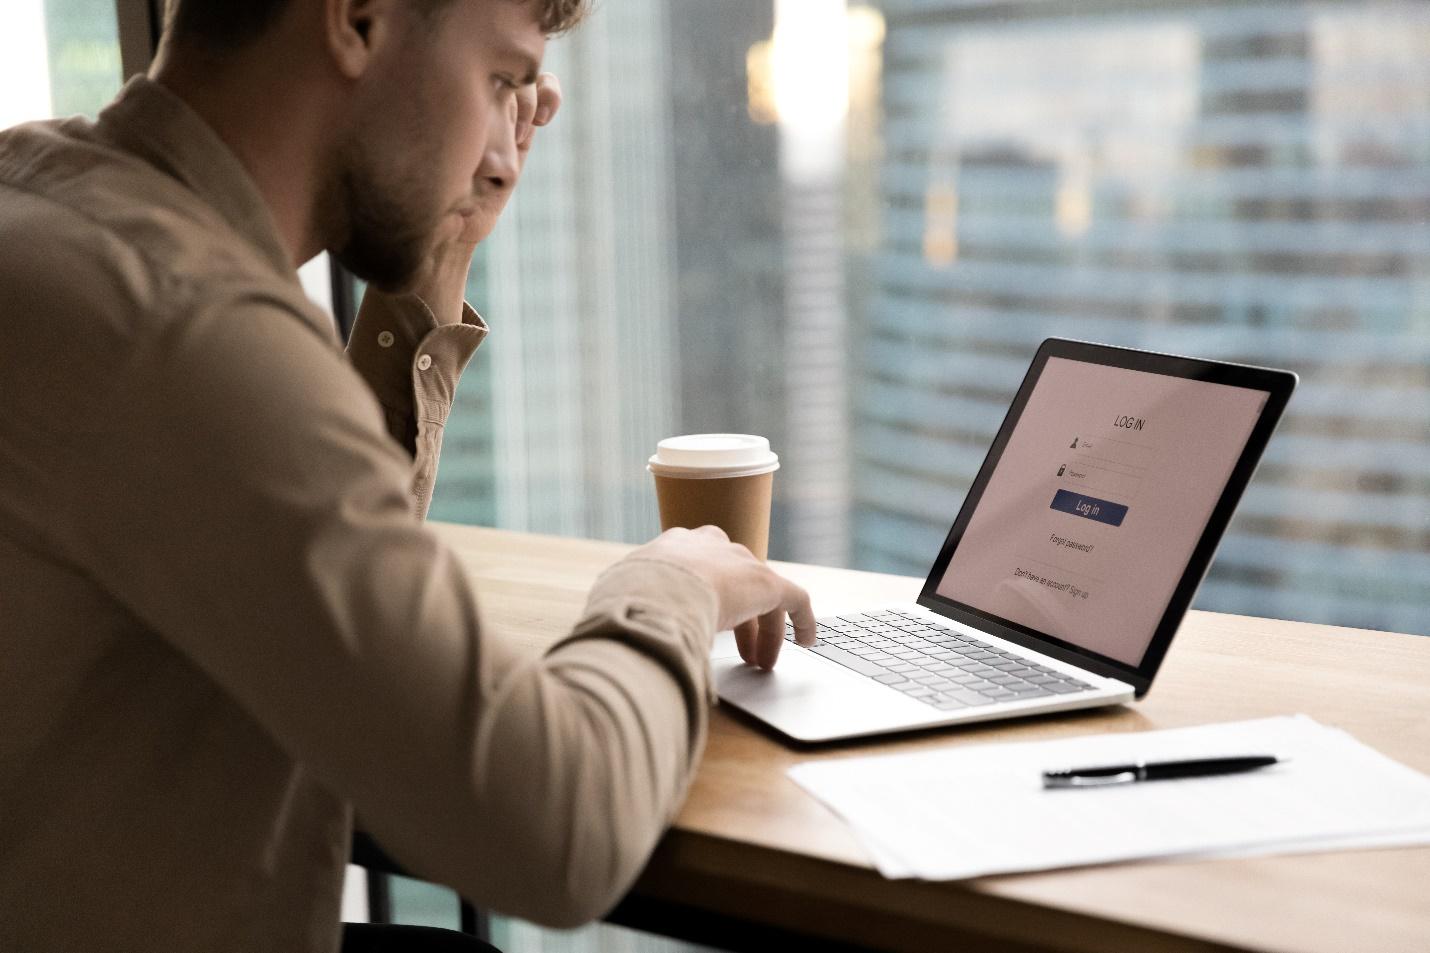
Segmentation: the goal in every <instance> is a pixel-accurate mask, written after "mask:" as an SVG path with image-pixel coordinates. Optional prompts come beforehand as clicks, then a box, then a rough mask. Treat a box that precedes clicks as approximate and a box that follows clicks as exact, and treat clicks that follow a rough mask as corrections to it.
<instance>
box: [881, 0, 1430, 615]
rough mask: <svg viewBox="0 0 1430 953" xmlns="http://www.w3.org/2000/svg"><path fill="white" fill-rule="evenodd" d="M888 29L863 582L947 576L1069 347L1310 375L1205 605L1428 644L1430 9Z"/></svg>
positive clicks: (1382, 6) (1061, 18)
mask: <svg viewBox="0 0 1430 953" xmlns="http://www.w3.org/2000/svg"><path fill="white" fill-rule="evenodd" d="M878 6H879V8H880V9H881V11H882V12H883V14H884V16H885V19H886V24H887V41H886V46H885V49H884V59H885V63H886V72H885V75H884V89H885V96H884V108H885V115H886V117H887V119H886V122H885V124H884V127H883V129H884V146H885V155H886V161H885V165H884V168H883V172H882V177H881V183H882V189H883V196H884V203H883V210H884V216H885V220H884V223H883V230H884V241H883V243H882V246H881V250H880V251H878V252H877V253H875V254H874V255H873V257H872V260H871V263H870V267H871V268H872V269H873V271H874V273H875V275H876V288H875V290H874V292H873V293H872V295H871V297H870V299H869V301H868V304H867V313H865V314H862V315H861V316H860V323H861V327H864V328H865V329H866V333H865V335H864V336H863V337H862V338H861V340H859V341H857V342H855V344H854V352H855V354H856V355H858V364H857V372H856V381H855V383H854V388H855V391H854V393H855V414H856V425H855V430H854V440H855V448H856V449H855V461H856V463H855V466H856V471H855V498H856V499H855V507H856V513H855V524H854V525H855V529H854V559H855V562H856V564H858V565H860V566H862V567H865V568H871V569H885V570H891V571H897V572H908V573H919V572H922V571H923V570H924V569H925V568H926V567H927V564H928V562H929V561H930V560H931V558H932V555H933V554H934V553H936V552H937V549H938V545H939V543H940V541H941V539H942V537H943V535H944V533H945V532H946V530H947V528H948V524H949V522H951V519H952V516H953V514H954V513H955V512H956V511H957V508H958V506H959V504H960V502H961V499H962V495H963V493H964V492H965V490H966V489H967V487H968V485H969V483H970V482H971V481H972V479H973V476H974V474H975V473H976V471H977V468H978V465H979V464H980V462H981V460H982V457H983V453H984V450H985V449H986V447H987V443H988V441H989V440H990V439H991V437H992V434H993V432H994V431H995V430H996V428H997V425H998V422H999V420H1000V419H1001V416H1002V413H1003V410H1004V408H1005V407H1006V404H1007V401H1008V399H1009V398H1010V397H1011V395H1012V393H1013V391H1014V389H1015V388H1016V386H1017V384H1018V381H1019V379H1020V377H1021V374H1022V372H1023V369H1024V368H1025V366H1026V363H1027V360H1028V358H1029V357H1030V356H1031V354H1032V352H1033V350H1034V348H1035V346H1036V344H1037V342H1038V341H1040V340H1041V339H1042V338H1044V337H1046V336H1050V335H1059V336H1065V337H1074V338H1083V339H1090V340H1099V341H1106V342H1109V343H1116V344H1126V345H1132V346H1142V347H1147V348H1152V349H1156V350H1163V351H1173V352H1183V353H1190V354H1195V355H1198V356H1205V357H1215V358H1224V359H1230V360H1237V361H1244V362H1249V363H1265V364H1271V365H1275V366H1284V367H1288V368H1290V369H1293V370H1296V371H1298V372H1299V373H1300V374H1301V375H1302V386H1301V389H1300V391H1299V392H1298V394H1297V395H1296V397H1295V399H1294V400H1293V402H1292V405H1291V409H1290V411H1289V413H1288V415H1287V417H1286V420H1285V422H1284V424H1283V426H1282V428H1281V430H1280V432H1279V433H1278V434H1277V436H1276V438H1275V439H1274V440H1273V441H1272V444H1271V447H1270V449H1269V450H1268V452H1267V455H1266V458H1265V460H1264V463H1263V466H1262V468H1261V471H1260V473H1259V474H1258V476H1257V478H1256V480H1255V481H1254V482H1253V484H1252V486H1251V488H1250V490H1249V491H1248V493H1247V495H1246V498H1245V500H1244V501H1243V503H1242V505H1241V507H1240V510H1239V515H1238V516H1237V518H1236V519H1235V520H1234V522H1233V523H1232V526H1231V529H1230V532H1229V533H1228V535H1227V538H1226V540H1225V542H1224V543H1223V545H1222V547H1221V551H1220V555H1219V557H1218V559H1217V561H1216V563H1215V564H1214V565H1213V568H1212V570H1211V573H1210V575H1209V577H1208V579H1207V581H1206V584H1205V585H1204V587H1203V589H1202V593H1201V596H1200V597H1199V601H1198V605H1199V606H1201V607H1203V608H1207V609H1218V610H1224V611H1231V612H1244V613H1250V614H1258V615H1270V616H1278V617H1284V618H1296V619H1305V620H1314V621H1325V622H1340V623H1346V624H1357V625H1369V626H1375V627H1381V628H1388V629H1396V630H1402V631H1417V632H1426V631H1427V628H1426V620H1427V619H1430V589H1427V588H1426V587H1425V585H1424V580H1425V579H1426V578H1430V482H1428V481H1427V480H1426V477H1425V474H1426V473H1427V472H1430V369H1427V368H1430V335H1427V333H1426V331H1427V329H1430V175H1427V173H1430V130H1428V129H1427V126H1426V124H1425V120H1424V117H1425V115H1426V113H1427V107H1430V56H1427V52H1430V8H1427V7H1426V6H1424V5H1420V4H1402V3H1393V2H1387V3H1326V4H1306V3H1300V2H1285V3H1268V4H1256V5H1246V4H1238V3H1198V4H1192V3H1177V2H1157V3H1121V2H1098V3H1093V4H1076V5H1073V4H1063V3H1059V4H1037V5H1027V4H1015V3H985V4H977V5H971V4H956V5H955V4H933V3H927V2H918V0H885V2H881V3H879V4H878ZM1073 14H1076V16H1075V17H1074V16H1073Z"/></svg>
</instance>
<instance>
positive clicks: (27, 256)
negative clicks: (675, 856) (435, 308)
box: [0, 79, 717, 953]
mask: <svg viewBox="0 0 1430 953" xmlns="http://www.w3.org/2000/svg"><path fill="white" fill-rule="evenodd" d="M0 249H3V254H0V950H4V951H11V950H15V951H19V950H24V951H27V953H38V951H46V950H64V951H78V950H84V951H87V953H93V951H103V950H136V951H137V950H143V951H146V953H149V951H155V950H163V951H166V953H178V951H186V950H194V951H204V953H216V951H226V950H233V951H238V950H242V951H250V953H256V951H281V953H299V951H310V950H311V951H327V950H332V949H334V948H335V947H336V945H337V942H338V934H339V928H338V916H339V914H338V909H339V894H340V888H341V881H342V875H343V865H344V862H345V859H346V854H347V849H348V838H349V828H350V823H351V813H352V809H353V808H355V809H356V810H357V811H358V812H359V813H360V814H361V815H362V816H363V819H364V823H365V825H366V826H367V827H368V828H369V829H370V830H371V831H372V832H373V833H374V835H375V836H376V837H377V838H378V839H379V840H380V841H381V843H382V844H383V845H384V846H385V847H386V848H387V849H388V850H389V851H390V852H391V853H392V854H393V856H394V857H395V858H396V859H397V860H398V861H399V862H401V863H403V864H404V865H406V866H408V867H409V868H410V869H412V870H413V871H415V872H418V873H420V874H422V875H423V876H426V877H429V878H432V879H434V880H437V881H441V882H445V883H448V884H451V885H453V886H454V887H456V888H457V889H459V890H460V891H462V892H463V893H464V894H466V895H467V896H468V897H470V898H471V899H472V900H473V901H474V902H476V903H477V904H478V905H479V906H484V907H487V908H490V909H493V910H496V911H500V912H506V913H511V914H514V915H518V916H522V917H527V918H530V919H533V920H537V921H541V922H546V923H552V924H575V923H577V922H580V921H583V920H586V919H589V918H591V917H593V916H596V915H598V914H600V913H601V912H602V911H604V910H605V909H606V908H607V907H608V906H609V905H610V904H612V903H613V902H614V901H615V900H616V899H618V897H619V896H620V894H621V893H622V891H623V890H624V889H625V888H626V887H627V886H628V885H629V883H630V881H631V879H632V878H633V877H634V876H635V874H636V873H637V872H638V870H639V867H640V866H641V864H642V863H643V862H644V859H645V857H646V856H647V855H648V853H649V851H650V850H651V849H652V847H653V846H654V844H655V842H656V840H657V838H658V837H659V836H660V834H661V832H662V830H663V829H664V827H665V826H666V825H667V824H668V823H669V821H670V819H671V817H672V816H673V814H674V812H675V810H676V809H677V808H678V806H679V803H680V801H681V799H682V797H683V794H684V791H685V787H686V785H687V783H688V780H689V776H690V773H691V771H692V769H693V766H694V763H695V761H696V759H697V757H698V754H699V751H700V747H701V744H702V741H703V738H704V732H705V728H706V720H707V717H708V707H709V703H710V688H709V673H708V668H709V666H708V662H707V661H706V658H707V654H708V651H709V642H710V638H711V632H712V630H713V627H714V623H715V617H716V610H717V605H716V599H715V595H714V593H713V591H712V590H711V589H710V588H709V586H708V585H706V584H705V583H704V582H702V581H700V580H699V579H697V578H696V577H695V576H693V575H692V574H689V573H688V572H687V571H685V570H684V569H682V568H680V567H678V566H674V565H671V564H666V563H663V562H655V561H650V560H639V559H637V560H627V561H625V562H622V563H619V564H617V565H616V566H614V567H613V568H612V569H611V570H610V571H608V572H607V573H606V574H605V575H604V576H603V577H602V579H601V580H600V581H599V582H598V583H597V584H596V586H595V588H594V589H593V591H592V593H591V596H590V602H589V605H588V614H587V615H586V617H585V619H584V621H582V622H581V623H580V624H579V625H578V626H577V628H576V630H575V631H574V632H573V633H572V635H571V636H570V638H568V639H566V640H564V641H563V642H562V643H561V644H560V645H558V646H557V647H556V648H554V649H553V650H552V651H551V652H550V653H548V654H547V655H546V656H545V657H544V658H540V659H536V660H532V659H530V658H528V657H526V656H524V655H522V654H520V653H518V652H516V651H514V650H513V649H512V648H511V647H510V646H508V645H504V644H503V643H502V642H501V641H500V640H498V639H496V638H493V637H491V636H489V635H488V634H486V633H484V632H483V630H482V627H481V625H480V619H479V613H478V606H477V593H475V592H473V591H472V588H471V586H470V584H469V583H468V580H467V578H466V576H465V574H464V573H463V571H462V568H461V566H460V565H459V564H458V562H457V560H456V559H455V558H454V557H453V555H452V553H451V552H450V551H449V550H447V549H446V548H445V547H444V546H443V545H442V543H441V542H440V541H439V540H438V539H437V538H436V537H435V536H434V535H433V534H432V533H431V532H430V531H428V530H427V529H426V528H425V527H424V526H423V525H422V523H421V521H420V518H421V515H422V513H423V511H424V510H425V508H426V502H427V500H428V499H429V498H430V493H431V488H432V481H433V479H434V476H435V466H436V454H437V451H438V448H439V446H440V443H441V433H442V425H443V424H444V422H445V420H446V417H447V413H448V409H449V408H450V405H451V401H452V395H453V391H454V389H455V387H456V382H457V379H458V376H459V374H460V373H461V370H462V367H463V366H464V365H465V363H466V362H467V360H468V359H469V358H470V356H471V354H472V352H473V351H474V350H475V348H476V346H477V344H478V343H479V341H480V340H481V338H482V337H483V336H484V335H485V333H486V332H485V327H484V326H483V325H482V324H481V322H480V320H479V319H477V318H476V316H475V315H474V314H471V313H469V314H468V315H467V319H466V321H465V322H464V323H463V324H460V325H451V326H442V327H439V326H438V325H437V322H436V321H435V319H434V318H433V316H432V315H431V313H430V312H428V311H427V309H426V308H425V307H424V306H423V305H422V303H421V302H420V301H417V300H416V299H415V298H411V297H406V298H393V297H386V296H382V295H377V294H369V296H368V299H367V301H366V302H365V303H364V306H363V311H362V314H361V315H360V316H359V319H358V323H357V327H356V329H355V331H354V334H353V343H352V344H351V346H350V348H349V349H348V355H347V356H348V358H350V360H347V359H345V358H344V353H343V350H342V347H341V345H340V343H339V342H338V340H337V338H336V335H335V333H334V331H333V329H332V326H331V322H330V321H329V319H328V318H327V317H326V315H324V314H323V313H322V312H321V311H320V310H318V309H316V308H315V307H314V306H313V305H311V304H310V303H309V302H308V300H307V299H306V298H305V296H304V294H303V292H302V289H301V288H300V286H299V284H298V282H297V279H296V277H295V275H294V271H293V268H292V267H291V266H290V264H289V263H288V261H287V260H286V258H285V255H284V253H283V250H282V248H281V247H280V244H279V241H278V239H277V236H276V232H275V228H274V225H273V222H272V220H271V218H270V215H269V213H268V210H267V207H266V206H265V205H264V203H263V201H262V199H261V197H260V195H259V194H258V192H257V190H256V188H255V187H254V185H253V184H252V182H251V181H250V180H249V178H248V177H247V175H246V174H245V172H244V170H243V168H242V167H241V166H240V164H239V163H238V161H237V160H236V159H235V157H234V156H233V155H232V153H230V152H229V151H228V150H227V149H226V148H225V146H224V145H223V143H222V142H221V141H220V140H219V139H218V138H217V136H216V135H215V134H214V133H213V132H212V131H211V130H210V129H209V128H208V127H207V126H206V125H205V124H204V123H203V122H202V120H200V119H199V117H198V116H197V115H196V114H194V113H193V112H191V111H190V110H189V109H188V108H187V107H186V106H185V105H184V104H183V103H182V102H181V101H179V100H178V99H177V98H175V97H173V96H172V95H170V94H169V93H168V92H167V91H165V90H164V89H163V88H162V87H160V86H158V85H156V84H154V83H152V82H149V81H147V80H142V79H141V80H136V81H134V82H132V83H131V84H130V85H129V86H128V87H126V89H125V90H124V92H123V93H121V95H120V97H119V98H118V99H117V100H116V102H115V103H114V104H113V105H111V106H110V107H109V108H108V109H107V110H105V112H104V113H103V114H102V115H101V116H100V118H99V120H98V122H97V123H90V122H88V121H84V120H79V119H74V120H68V121H65V122H58V123H39V124H31V125H28V126H22V127H18V128H16V129H14V130H10V131H8V132H5V133H3V134H0ZM389 335H391V337H389ZM429 359H430V360H429ZM414 454H415V456H414Z"/></svg>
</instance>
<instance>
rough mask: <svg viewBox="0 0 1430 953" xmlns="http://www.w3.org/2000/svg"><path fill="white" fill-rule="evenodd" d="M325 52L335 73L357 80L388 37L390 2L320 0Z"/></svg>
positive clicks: (392, 8) (392, 12) (384, 0)
mask: <svg viewBox="0 0 1430 953" xmlns="http://www.w3.org/2000/svg"><path fill="white" fill-rule="evenodd" d="M323 7H324V16H323V20H324V26H325V27H326V32H327V40H328V52H329V53H330V54H331V55H332V57H333V63H334V64H335V65H336V66H337V68H338V72H340V73H342V74H343V76H345V77H347V78H348V79H357V78H359V77H360V76H362V74H363V73H364V72H366V71H367V68H368V65H369V64H370V63H371V62H372V57H373V53H374V52H375V51H376V50H378V49H380V48H381V47H382V45H383V44H384V43H386V42H387V40H388V39H389V37H390V36H391V35H392V17H393V16H394V15H395V13H396V4H395V3H394V2H393V0H324V4H323Z"/></svg>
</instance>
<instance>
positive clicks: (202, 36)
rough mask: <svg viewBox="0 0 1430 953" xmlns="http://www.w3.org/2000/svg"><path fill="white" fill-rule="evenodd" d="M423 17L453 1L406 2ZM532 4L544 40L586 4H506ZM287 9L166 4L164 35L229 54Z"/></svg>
mask: <svg viewBox="0 0 1430 953" xmlns="http://www.w3.org/2000/svg"><path fill="white" fill-rule="evenodd" d="M408 2H410V3H413V4H415V5H416V6H417V8H418V9H419V10H420V11H421V12H422V13H424V14H435V13H439V12H441V10H442V9H444V8H445V7H447V6H449V5H450V4H451V3H452V2H453V0H408ZM508 2H512V3H534V4H536V7H537V11H538V16H539V18H540V21H539V22H540V23H541V30H542V32H543V33H545V34H546V35H547V36H556V35H557V34H560V33H565V32H566V31H568V30H570V29H571V28H572V27H574V26H576V24H577V23H580V22H581V19H582V18H583V17H584V16H585V15H586V13H587V11H588V9H589V4H590V0H508ZM287 7H288V0H168V15H167V17H166V21H167V22H166V24H165V32H166V33H169V34H171V35H172V38H173V39H177V40H183V41H188V42H193V43H196V44H197V45H199V46H201V47H203V48H205V49H207V50H210V51H213V52H221V51H231V50H236V49H239V48H241V47H243V46H246V45H248V44H249V43H251V42H253V41H254V40H256V39H258V38H259V37H260V36H262V35H263V34H264V33H265V32H266V31H267V30H268V28H269V27H271V26H272V25H273V24H274V23H275V22H277V20H278V18H279V17H280V16H282V15H283V11H284V10H286V9H287Z"/></svg>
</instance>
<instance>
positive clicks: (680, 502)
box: [646, 433, 780, 559]
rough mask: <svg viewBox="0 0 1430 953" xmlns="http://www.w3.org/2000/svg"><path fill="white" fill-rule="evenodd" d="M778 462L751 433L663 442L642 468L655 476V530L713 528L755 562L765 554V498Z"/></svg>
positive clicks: (767, 515) (763, 441)
mask: <svg viewBox="0 0 1430 953" xmlns="http://www.w3.org/2000/svg"><path fill="white" fill-rule="evenodd" d="M779 466H780V458H779V457H778V456H777V455H776V454H775V453H773V452H772V451H771V450H770V442H769V441H768V440H767V439H765V438H764V437H756V436H753V435H751V434H732V433H704V434H687V435H685V436H681V437H667V438H666V439H664V440H662V441H661V442H660V443H659V444H657V445H656V451H655V453H654V454H653V455H652V456H651V458H650V460H649V461H648V463H647V466H646V469H648V470H650V472H651V474H652V475H653V476H654V477H655V495H656V499H657V501H658V502H659V504H660V528H661V529H662V530H667V529H671V528H672V527H676V526H684V527H686V528H689V529H694V528H695V527H697V526H705V525H714V526H718V527H720V528H721V529H723V530H724V531H725V534H726V535H727V536H729V537H730V539H732V540H734V541H735V542H737V543H742V544H743V545H745V546H747V547H748V548H749V550H750V552H752V553H754V554H755V556H757V557H758V558H760V559H765V558H767V556H768V555H769V548H770V496H771V493H772V491H773V487H774V476H775V471H776V470H778V469H779Z"/></svg>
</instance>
